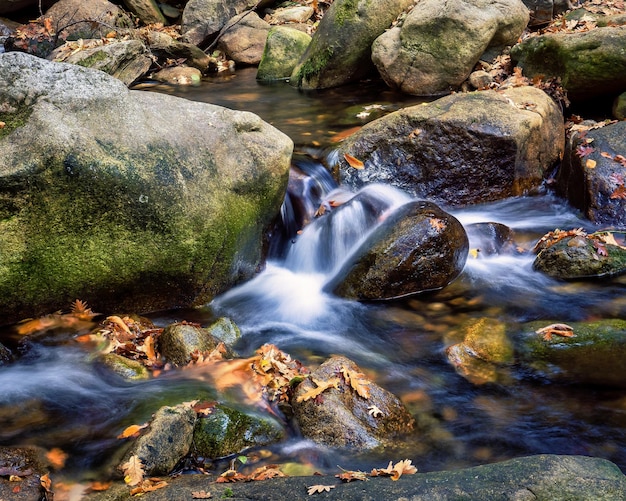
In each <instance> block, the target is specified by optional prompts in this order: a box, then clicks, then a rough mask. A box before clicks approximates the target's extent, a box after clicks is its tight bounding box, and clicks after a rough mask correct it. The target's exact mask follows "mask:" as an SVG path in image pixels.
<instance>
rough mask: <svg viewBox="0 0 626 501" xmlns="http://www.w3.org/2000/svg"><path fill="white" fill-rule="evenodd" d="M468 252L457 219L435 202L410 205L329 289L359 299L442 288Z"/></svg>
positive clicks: (390, 218)
mask: <svg viewBox="0 0 626 501" xmlns="http://www.w3.org/2000/svg"><path fill="white" fill-rule="evenodd" d="M468 249H469V243H468V239H467V234H466V233H465V230H464V229H463V226H462V225H461V223H460V222H459V221H458V220H457V219H456V218H455V217H453V216H452V215H450V214H448V213H447V212H445V211H443V210H442V209H440V208H439V207H437V206H436V205H435V204H433V203H430V202H422V201H414V202H409V203H407V204H404V205H402V206H400V207H399V208H397V209H395V210H394V211H393V212H391V214H389V215H387V216H386V218H385V219H384V221H383V222H382V223H381V224H380V225H379V226H378V227H377V228H376V229H375V230H373V231H372V233H371V234H369V235H368V236H367V237H366V239H365V240H364V242H363V243H362V244H361V245H360V246H359V248H358V249H357V250H356V251H355V252H354V254H353V255H352V256H351V257H350V258H349V259H348V260H347V262H346V263H345V264H344V265H343V266H342V268H341V269H340V270H339V271H338V272H337V273H336V275H335V276H334V277H333V278H332V279H331V280H330V282H329V284H328V285H327V286H326V287H325V288H326V290H329V291H332V292H333V293H335V294H337V295H339V296H342V297H346V298H351V299H358V300H380V299H391V298H397V297H402V296H407V295H410V294H415V293H418V292H424V291H428V290H435V289H441V288H442V287H445V286H446V285H447V284H448V283H450V282H451V281H452V280H454V279H455V278H456V277H457V276H458V275H459V274H460V273H461V271H462V270H463V267H464V266H465V261H466V260H467V253H468Z"/></svg>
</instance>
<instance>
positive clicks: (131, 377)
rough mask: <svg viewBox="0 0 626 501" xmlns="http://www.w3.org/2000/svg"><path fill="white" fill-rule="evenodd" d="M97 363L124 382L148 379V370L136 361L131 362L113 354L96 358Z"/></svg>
mask: <svg viewBox="0 0 626 501" xmlns="http://www.w3.org/2000/svg"><path fill="white" fill-rule="evenodd" d="M98 361H99V362H100V363H102V364H103V365H104V366H105V367H107V368H108V369H109V370H111V371H113V372H114V373H115V374H117V375H118V376H120V377H122V378H124V379H125V380H126V381H137V380H142V379H148V378H149V377H150V375H149V373H148V369H146V367H145V366H144V365H143V364H142V363H141V362H138V361H137V360H132V359H130V358H127V357H123V356H121V355H117V354H115V353H107V354H106V355H101V356H100V357H98Z"/></svg>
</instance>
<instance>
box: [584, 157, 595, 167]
mask: <svg viewBox="0 0 626 501" xmlns="http://www.w3.org/2000/svg"><path fill="white" fill-rule="evenodd" d="M596 164H597V162H596V161H595V160H593V159H591V158H588V159H587V161H586V162H585V167H587V169H595V168H596Z"/></svg>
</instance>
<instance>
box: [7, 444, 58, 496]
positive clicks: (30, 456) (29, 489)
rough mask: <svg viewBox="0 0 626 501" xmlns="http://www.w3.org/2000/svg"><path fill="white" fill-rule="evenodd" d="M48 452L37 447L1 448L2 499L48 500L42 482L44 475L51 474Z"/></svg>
mask: <svg viewBox="0 0 626 501" xmlns="http://www.w3.org/2000/svg"><path fill="white" fill-rule="evenodd" d="M46 452H47V451H46V450H45V449H42V448H40V447H35V446H25V447H0V472H1V473H0V499H3V500H7V501H8V500H11V501H38V500H40V499H47V498H48V496H47V495H46V491H45V489H44V487H43V486H42V481H41V477H42V476H43V475H46V474H48V473H50V462H49V461H48V460H47V459H46ZM11 477H13V479H11ZM15 479H19V480H15Z"/></svg>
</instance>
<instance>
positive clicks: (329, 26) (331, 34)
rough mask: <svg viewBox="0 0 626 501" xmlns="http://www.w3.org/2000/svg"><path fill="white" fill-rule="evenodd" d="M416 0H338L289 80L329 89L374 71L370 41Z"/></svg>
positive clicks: (294, 84) (311, 86) (312, 87)
mask: <svg viewBox="0 0 626 501" xmlns="http://www.w3.org/2000/svg"><path fill="white" fill-rule="evenodd" d="M412 5H413V0H335V1H334V2H333V3H332V5H331V6H330V7H329V8H328V10H327V11H326V12H325V14H324V17H323V18H322V20H321V21H320V24H319V26H318V28H317V31H316V32H315V34H314V35H313V38H312V40H311V43H310V44H309V46H308V47H307V49H306V52H305V53H304V55H303V56H302V58H301V59H300V62H299V63H298V65H297V66H296V67H295V68H294V70H293V73H292V75H291V79H290V83H291V85H293V86H295V87H299V88H302V89H326V88H329V87H336V86H339V85H343V84H346V83H348V82H354V81H357V80H359V79H361V78H363V77H366V76H368V75H370V74H372V73H375V68H374V65H373V64H372V60H371V54H372V51H371V45H372V42H373V41H374V40H375V39H376V37H377V36H379V35H380V34H382V33H383V32H384V31H385V30H386V29H387V28H389V27H390V26H391V23H392V22H393V21H394V19H395V18H396V17H397V16H398V15H399V14H400V13H401V12H402V11H404V10H405V9H407V8H409V7H410V6H412Z"/></svg>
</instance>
